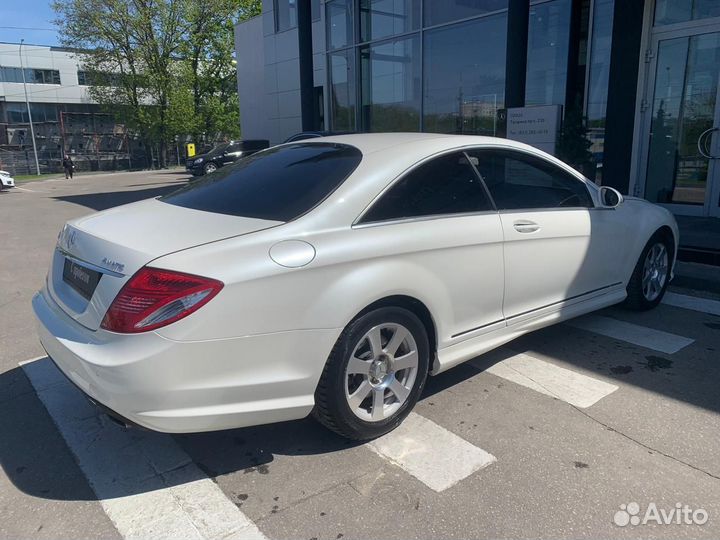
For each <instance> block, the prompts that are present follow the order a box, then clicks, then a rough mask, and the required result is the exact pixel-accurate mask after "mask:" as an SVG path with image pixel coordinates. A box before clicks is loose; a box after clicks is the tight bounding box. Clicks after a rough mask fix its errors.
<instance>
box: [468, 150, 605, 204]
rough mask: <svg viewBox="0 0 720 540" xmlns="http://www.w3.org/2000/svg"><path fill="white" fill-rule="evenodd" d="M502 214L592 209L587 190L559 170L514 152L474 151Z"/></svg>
mask: <svg viewBox="0 0 720 540" xmlns="http://www.w3.org/2000/svg"><path fill="white" fill-rule="evenodd" d="M468 154H469V155H470V156H471V157H473V158H476V159H477V169H478V171H479V172H480V175H481V176H482V178H483V180H484V181H485V185H486V186H487V188H488V191H490V194H491V195H492V197H493V199H494V201H495V205H496V206H497V208H498V210H519V209H532V208H543V209H545V208H578V207H579V208H590V207H592V206H593V202H592V198H591V197H590V193H589V192H588V189H587V186H585V184H584V183H583V182H581V181H580V180H578V179H577V178H575V177H573V176H572V175H571V174H568V173H567V172H566V171H564V170H562V169H561V168H559V167H558V166H556V165H554V164H553V163H550V162H548V161H545V160H543V159H541V158H537V157H533V156H530V155H526V154H523V153H520V152H514V151H512V150H471V151H469V152H468Z"/></svg>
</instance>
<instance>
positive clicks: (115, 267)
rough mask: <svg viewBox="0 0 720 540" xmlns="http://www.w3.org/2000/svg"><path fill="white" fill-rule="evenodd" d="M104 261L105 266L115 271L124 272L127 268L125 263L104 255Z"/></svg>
mask: <svg viewBox="0 0 720 540" xmlns="http://www.w3.org/2000/svg"><path fill="white" fill-rule="evenodd" d="M102 263H103V266H105V268H107V269H108V270H112V271H113V272H119V273H121V274H122V272H123V270H125V265H124V264H122V263H119V262H117V261H113V260H111V259H108V258H107V257H103V260H102Z"/></svg>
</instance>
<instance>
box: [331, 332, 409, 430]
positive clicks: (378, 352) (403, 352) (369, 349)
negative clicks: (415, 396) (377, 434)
mask: <svg viewBox="0 0 720 540" xmlns="http://www.w3.org/2000/svg"><path fill="white" fill-rule="evenodd" d="M417 373H418V348H417V344H416V342H415V338H414V337H413V335H412V333H411V332H410V331H409V330H408V329H407V328H405V327H404V326H403V325H401V324H397V323H385V324H380V325H377V326H374V327H373V328H371V329H370V330H368V331H367V332H366V333H365V335H363V336H362V338H360V340H359V341H358V342H357V344H356V345H355V348H354V350H353V352H352V354H351V355H350V360H349V361H348V365H347V368H346V370H345V399H346V400H347V403H348V405H349V407H350V410H351V411H352V412H353V414H355V416H357V417H358V418H360V419H361V420H364V421H366V422H379V421H381V420H384V419H386V418H389V417H390V416H392V415H393V414H395V413H396V412H397V411H398V410H399V409H400V407H402V406H403V404H404V403H405V402H406V401H407V399H408V396H409V395H410V392H411V391H412V388H413V385H414V384H415V379H416V378H417Z"/></svg>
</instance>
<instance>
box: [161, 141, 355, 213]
mask: <svg viewBox="0 0 720 540" xmlns="http://www.w3.org/2000/svg"><path fill="white" fill-rule="evenodd" d="M361 159H362V153H361V152H360V150H358V149H357V148H355V147H354V146H349V145H346V144H332V143H297V144H291V145H285V146H281V147H276V148H271V149H269V150H266V151H264V152H260V153H257V154H254V155H252V156H250V157H247V158H245V159H242V160H240V161H238V162H236V163H235V164H234V165H232V166H229V167H223V168H222V169H219V170H218V171H216V172H214V173H212V174H210V175H208V176H206V177H205V179H203V180H200V181H197V182H193V183H191V184H188V185H187V186H186V187H184V188H182V189H180V190H178V191H175V192H173V193H170V194H169V195H166V196H164V197H161V198H160V200H161V201H163V202H166V203H169V204H174V205H176V206H182V207H185V208H192V209H194V210H203V211H205V212H214V213H217V214H228V215H231V216H244V217H252V218H259V219H269V220H273V221H290V220H293V219H295V218H297V217H299V216H301V215H302V214H304V213H305V212H307V211H309V210H311V209H312V208H314V207H315V206H316V205H317V204H319V203H320V202H321V201H323V200H324V199H325V198H326V197H327V196H328V195H330V194H331V193H332V192H333V191H334V190H335V189H336V188H337V187H338V186H339V185H340V184H342V183H343V181H344V180H345V179H346V178H347V177H348V176H350V173H352V172H353V171H354V170H355V168H356V167H357V166H358V164H359V163H360V160H361Z"/></svg>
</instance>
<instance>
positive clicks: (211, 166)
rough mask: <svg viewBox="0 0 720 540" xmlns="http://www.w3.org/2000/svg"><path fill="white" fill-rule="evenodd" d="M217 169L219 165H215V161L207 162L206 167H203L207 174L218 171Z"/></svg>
mask: <svg viewBox="0 0 720 540" xmlns="http://www.w3.org/2000/svg"><path fill="white" fill-rule="evenodd" d="M217 169H218V168H217V165H215V164H214V163H206V164H205V167H203V171H204V172H205V174H210V173H214V172H215V171H217Z"/></svg>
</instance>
